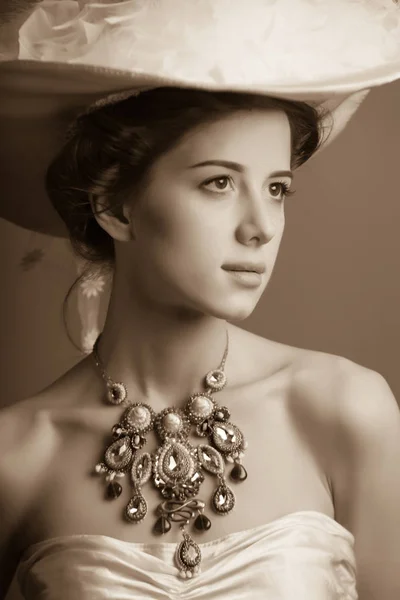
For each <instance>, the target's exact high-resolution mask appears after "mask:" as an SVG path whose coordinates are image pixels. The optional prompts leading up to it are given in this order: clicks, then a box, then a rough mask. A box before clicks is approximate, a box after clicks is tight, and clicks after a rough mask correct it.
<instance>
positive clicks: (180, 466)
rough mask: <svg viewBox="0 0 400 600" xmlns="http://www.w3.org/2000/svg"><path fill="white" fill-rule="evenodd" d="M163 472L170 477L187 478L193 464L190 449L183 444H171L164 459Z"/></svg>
mask: <svg viewBox="0 0 400 600" xmlns="http://www.w3.org/2000/svg"><path fill="white" fill-rule="evenodd" d="M161 466H162V473H163V474H165V476H166V477H167V478H168V479H170V478H173V479H174V480H176V479H177V478H179V479H182V478H186V477H187V476H188V475H189V472H190V469H191V467H192V466H193V459H192V458H191V456H190V453H189V451H188V450H187V449H186V448H185V446H183V445H182V444H179V443H175V444H171V445H170V447H169V448H168V449H167V451H166V453H165V455H164V457H163V459H162V464H161Z"/></svg>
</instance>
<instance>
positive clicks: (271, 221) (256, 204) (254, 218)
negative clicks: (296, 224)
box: [236, 199, 284, 246]
mask: <svg viewBox="0 0 400 600" xmlns="http://www.w3.org/2000/svg"><path fill="white" fill-rule="evenodd" d="M283 221H284V213H283V205H276V204H275V205H272V202H271V203H268V202H267V201H266V200H265V199H264V200H263V201H262V202H260V200H254V199H253V200H252V201H249V202H248V203H247V208H246V211H245V214H244V215H243V216H242V219H241V221H240V223H239V225H238V227H237V230H236V236H237V239H238V241H239V242H240V243H241V244H245V245H248V244H250V243H253V244H254V243H256V244H257V245H260V246H261V245H264V244H268V242H270V241H271V240H272V239H273V238H274V237H275V235H276V234H277V232H278V231H280V229H281V228H282V226H283Z"/></svg>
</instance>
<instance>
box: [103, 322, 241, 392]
mask: <svg viewBox="0 0 400 600" xmlns="http://www.w3.org/2000/svg"><path fill="white" fill-rule="evenodd" d="M100 338H101V333H100V334H99V335H98V337H97V339H96V341H95V343H94V345H93V359H94V362H95V364H96V367H97V368H98V369H99V371H100V374H101V377H102V378H103V379H104V381H105V382H106V383H107V384H109V385H112V384H114V383H115V381H114V380H113V379H112V378H111V377H110V376H109V375H108V373H107V371H106V369H105V367H104V364H103V362H102V360H101V358H100V356H99V342H100ZM228 352H229V333H228V330H226V346H225V351H224V355H223V357H222V360H221V362H220V364H219V366H218V370H221V371H223V370H224V369H225V363H226V359H227V357H228Z"/></svg>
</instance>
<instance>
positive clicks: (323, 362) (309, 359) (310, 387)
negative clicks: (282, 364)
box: [292, 349, 399, 437]
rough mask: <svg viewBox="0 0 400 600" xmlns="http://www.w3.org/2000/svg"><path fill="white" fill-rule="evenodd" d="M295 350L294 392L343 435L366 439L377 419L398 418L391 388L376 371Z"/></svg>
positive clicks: (346, 359) (343, 358) (312, 352)
mask: <svg viewBox="0 0 400 600" xmlns="http://www.w3.org/2000/svg"><path fill="white" fill-rule="evenodd" d="M296 350H298V351H297V352H296V353H295V360H294V361H293V372H292V386H293V389H294V390H295V391H297V393H299V394H302V395H303V396H304V398H305V399H308V400H309V401H310V402H311V403H312V406H313V407H314V409H315V410H316V411H317V412H318V413H319V414H321V415H322V414H325V415H326V418H327V419H329V420H330V421H331V422H332V424H335V425H336V426H337V427H338V430H339V429H340V430H341V432H342V433H343V434H345V433H346V432H347V434H349V435H354V436H356V437H357V436H359V435H367V434H368V431H369V429H370V427H372V428H374V427H376V426H377V422H376V419H378V420H380V421H381V422H382V420H387V419H388V418H390V417H393V416H395V415H397V413H398V411H399V409H398V405H397V402H396V400H395V398H394V396H393V394H392V391H391V389H390V386H389V384H388V382H387V381H386V379H385V378H384V377H383V376H382V375H381V374H380V373H378V372H377V371H375V370H373V369H370V368H368V367H365V366H363V365H361V364H359V363H357V362H354V361H352V360H350V359H348V358H345V357H343V356H338V355H334V354H329V353H324V352H318V351H310V350H299V349H296Z"/></svg>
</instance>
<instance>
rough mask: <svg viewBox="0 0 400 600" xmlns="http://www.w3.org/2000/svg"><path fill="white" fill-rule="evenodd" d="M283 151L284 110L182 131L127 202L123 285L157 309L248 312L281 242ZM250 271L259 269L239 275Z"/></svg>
mask: <svg viewBox="0 0 400 600" xmlns="http://www.w3.org/2000/svg"><path fill="white" fill-rule="evenodd" d="M290 148H291V134H290V127H289V122H288V119H287V117H286V115H285V114H284V113H283V112H281V111H272V110H265V111H264V110H254V111H242V112H236V113H234V114H232V115H230V116H229V117H224V118H223V119H221V120H218V121H215V122H212V123H209V124H206V125H201V126H199V127H197V128H196V129H193V130H191V132H190V133H188V134H186V136H185V137H184V138H183V139H182V140H181V142H180V143H179V145H177V146H176V147H175V148H174V149H172V150H171V151H169V152H168V153H166V154H165V155H164V156H162V157H161V158H160V159H158V161H156V162H155V163H154V165H153V167H152V169H151V172H150V177H149V183H148V185H147V187H146V190H145V191H144V192H143V194H142V195H141V197H140V199H133V200H132V203H131V205H129V207H128V208H129V211H130V219H131V228H132V235H133V241H132V242H131V243H117V244H116V259H117V271H118V270H119V271H123V272H124V277H125V278H126V280H127V281H129V289H130V291H131V292H132V293H133V294H135V295H138V298H139V297H140V298H142V300H144V301H145V302H146V303H149V302H150V303H153V304H154V303H156V304H158V305H163V306H164V307H165V308H167V307H169V308H172V309H178V310H182V309H184V310H190V311H195V312H198V313H203V314H207V315H212V316H214V317H217V318H222V319H226V320H235V319H238V320H240V319H244V318H246V317H248V316H249V315H250V314H251V313H252V311H253V310H254V308H255V306H256V305H257V302H258V300H259V299H260V297H261V294H262V293H263V291H264V289H265V287H266V285H267V283H268V281H269V279H270V277H271V273H272V270H273V268H274V264H275V260H276V257H277V254H278V249H279V245H280V242H281V239H282V234H283V230H284V223H285V219H284V196H285V191H287V189H288V188H289V187H290V184H291V177H290V173H289V172H290V159H291V151H290ZM202 163H203V164H202ZM205 163H207V164H205ZM282 172H283V173H282ZM229 268H230V269H239V270H242V273H238V272H236V274H235V272H233V271H232V270H229ZM252 268H258V269H259V270H260V271H263V272H262V273H260V274H259V275H257V274H255V273H254V272H253V273H248V272H247V273H246V272H245V273H243V271H244V270H248V269H249V270H251V269H252Z"/></svg>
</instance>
